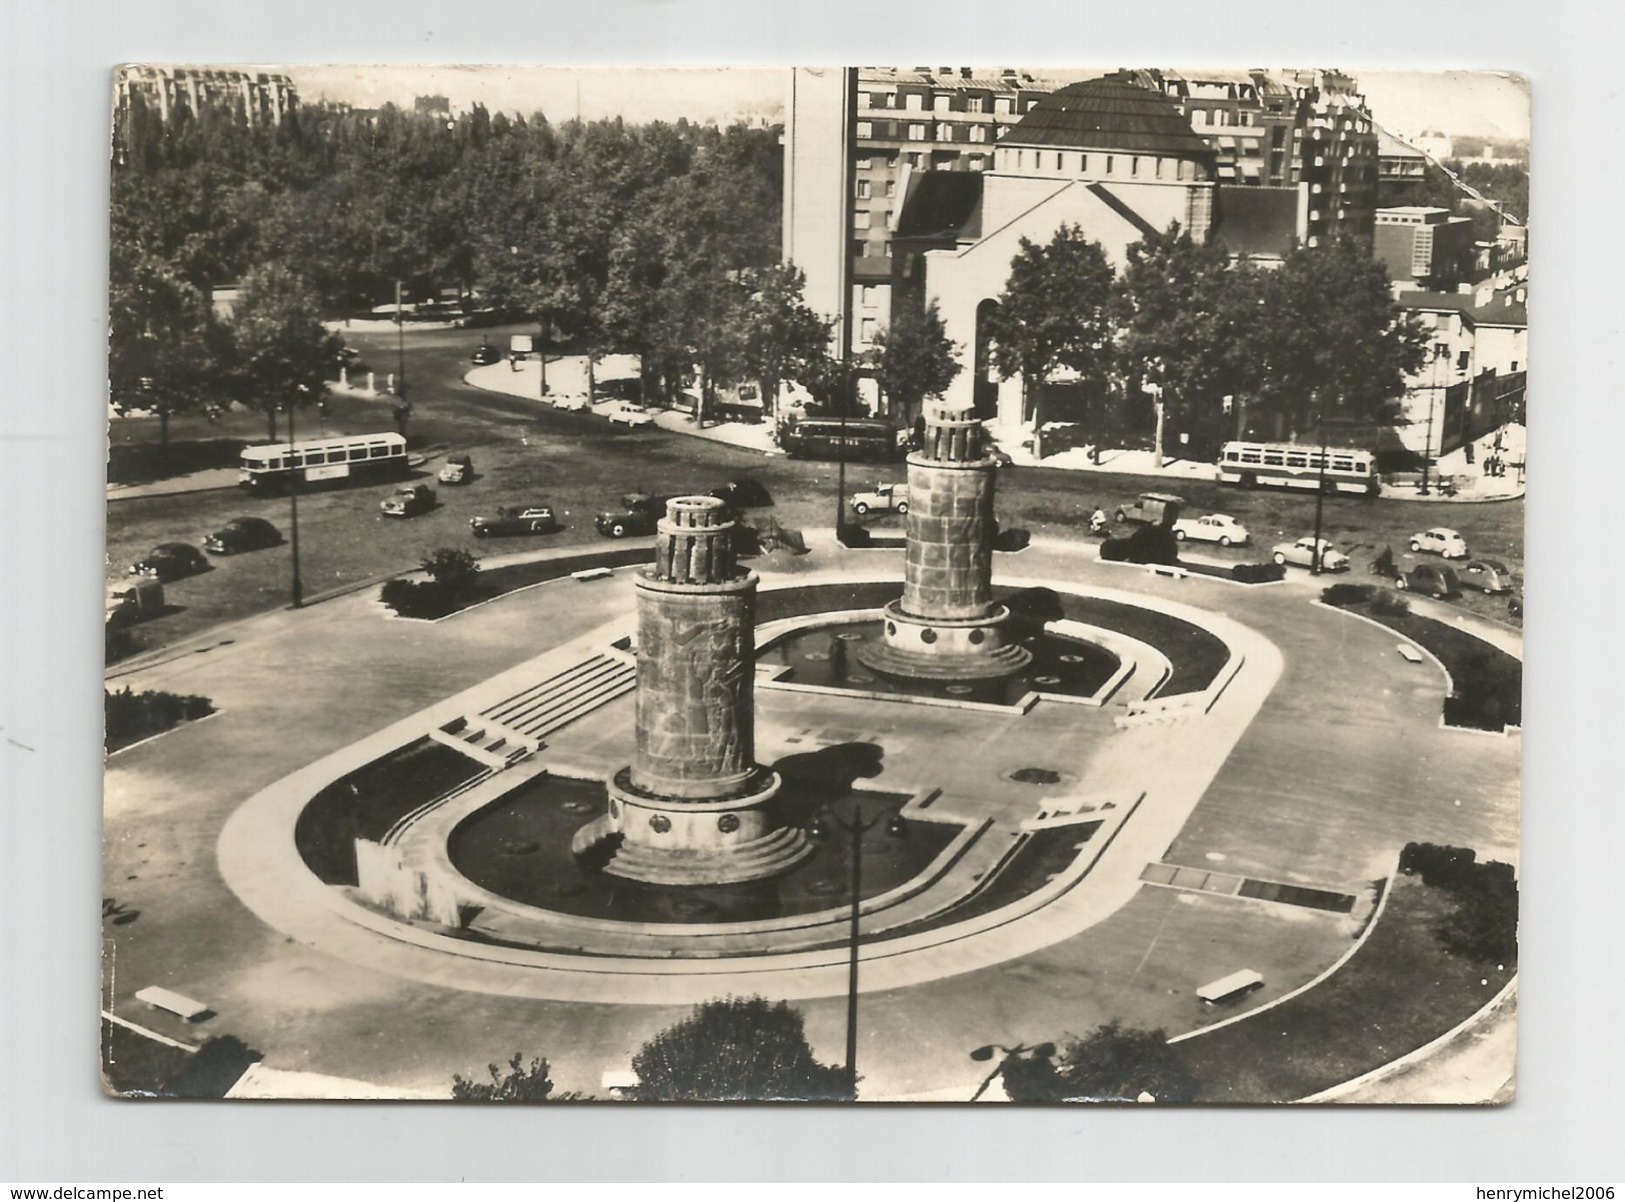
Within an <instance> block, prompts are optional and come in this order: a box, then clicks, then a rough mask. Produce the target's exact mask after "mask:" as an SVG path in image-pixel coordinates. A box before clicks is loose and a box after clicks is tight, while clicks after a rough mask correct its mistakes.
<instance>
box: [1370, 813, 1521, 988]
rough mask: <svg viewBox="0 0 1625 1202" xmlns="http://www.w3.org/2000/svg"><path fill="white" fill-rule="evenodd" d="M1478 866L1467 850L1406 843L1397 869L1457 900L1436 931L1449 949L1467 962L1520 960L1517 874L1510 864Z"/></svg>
mask: <svg viewBox="0 0 1625 1202" xmlns="http://www.w3.org/2000/svg"><path fill="white" fill-rule="evenodd" d="M1477 861H1478V853H1477V852H1475V851H1473V850H1472V849H1471V848H1468V847H1446V846H1441V845H1439V844H1434V843H1407V844H1406V845H1405V848H1404V850H1403V851H1402V852H1400V855H1399V869H1400V871H1401V872H1404V873H1407V874H1411V875H1419V876H1421V878H1422V883H1423V884H1424V885H1429V886H1432V887H1434V888H1438V889H1443V890H1445V891H1446V892H1448V893H1451V894H1453V895H1454V896H1455V899H1456V906H1455V908H1454V909H1453V910H1452V911H1451V912H1450V913H1449V914H1448V915H1446V916H1445V917H1444V918H1442V919H1441V920H1440V922H1439V926H1438V927H1437V928H1436V931H1435V933H1436V934H1437V935H1438V936H1439V939H1440V941H1441V942H1442V943H1443V944H1444V945H1445V946H1446V947H1447V948H1449V949H1450V950H1451V951H1452V952H1455V953H1456V954H1457V955H1461V956H1466V957H1467V958H1468V959H1471V960H1477V961H1483V962H1485V963H1494V964H1512V963H1514V962H1516V960H1517V958H1518V879H1517V875H1516V874H1515V873H1514V872H1513V870H1512V865H1510V864H1503V863H1501V862H1500V861H1498V860H1488V861H1485V862H1484V863H1482V864H1480V863H1478V862H1477Z"/></svg>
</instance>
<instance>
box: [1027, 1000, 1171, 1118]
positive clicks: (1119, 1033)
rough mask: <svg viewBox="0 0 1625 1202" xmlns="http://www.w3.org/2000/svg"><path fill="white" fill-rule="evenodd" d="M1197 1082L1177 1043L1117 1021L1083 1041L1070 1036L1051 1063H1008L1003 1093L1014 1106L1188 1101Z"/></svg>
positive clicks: (1029, 1060) (1160, 1032)
mask: <svg viewBox="0 0 1625 1202" xmlns="http://www.w3.org/2000/svg"><path fill="white" fill-rule="evenodd" d="M1197 1088H1198V1087H1197V1082H1196V1081H1195V1079H1194V1078H1193V1077H1192V1076H1191V1074H1190V1070H1189V1069H1188V1068H1187V1067H1186V1064H1185V1057H1184V1053H1183V1052H1181V1051H1180V1048H1179V1045H1178V1044H1171V1043H1169V1042H1168V1036H1167V1034H1166V1033H1165V1032H1163V1031H1161V1030H1156V1031H1145V1030H1140V1029H1137V1028H1132V1027H1129V1028H1125V1027H1124V1026H1123V1025H1122V1023H1121V1022H1119V1021H1118V1020H1117V1019H1113V1020H1112V1021H1111V1022H1108V1023H1103V1024H1102V1025H1100V1026H1098V1027H1096V1028H1095V1029H1094V1030H1093V1031H1091V1032H1089V1033H1088V1034H1087V1035H1084V1036H1082V1037H1079V1036H1076V1035H1069V1036H1067V1038H1066V1040H1065V1042H1064V1043H1063V1044H1062V1046H1061V1050H1060V1053H1059V1055H1058V1056H1057V1057H1056V1058H1055V1060H1054V1061H1053V1063H1052V1062H1050V1061H1046V1060H1036V1059H1026V1060H1020V1061H1015V1062H1011V1063H1008V1064H1007V1065H1006V1068H1005V1091H1006V1092H1007V1093H1008V1094H1009V1095H1010V1099H1011V1100H1012V1101H1015V1102H1133V1101H1136V1100H1137V1099H1138V1098H1139V1097H1140V1095H1141V1094H1150V1095H1151V1096H1152V1097H1153V1098H1154V1099H1155V1100H1156V1101H1158V1102H1190V1101H1193V1100H1194V1099H1195V1097H1196V1093H1197Z"/></svg>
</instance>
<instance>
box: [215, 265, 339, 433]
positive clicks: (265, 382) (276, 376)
mask: <svg viewBox="0 0 1625 1202" xmlns="http://www.w3.org/2000/svg"><path fill="white" fill-rule="evenodd" d="M317 312H318V307H317V299H316V294H315V293H314V292H313V291H312V289H311V288H310V287H309V285H307V284H306V283H305V281H304V280H303V279H302V278H301V277H299V276H297V275H295V274H294V273H292V272H291V271H289V270H287V269H286V268H284V267H280V266H276V265H272V266H268V267H261V268H259V269H258V270H256V271H254V272H252V273H250V274H249V276H248V278H247V279H246V280H245V281H244V282H243V291H242V298H241V299H240V300H239V301H238V302H237V309H236V312H234V313H233V314H232V319H231V334H232V343H233V358H234V364H233V367H234V375H235V377H236V384H237V389H238V394H239V397H240V399H241V400H242V401H243V402H244V403H245V404H247V405H251V406H253V407H255V408H258V409H263V410H264V411H265V417H266V424H267V431H268V433H269V435H270V439H271V441H272V442H275V441H276V415H277V411H278V410H279V409H283V408H291V407H292V406H295V405H308V404H310V403H311V402H313V401H316V400H319V399H320V398H321V397H323V396H325V395H326V392H327V384H326V375H327V368H328V365H329V364H331V363H332V362H333V361H334V359H335V357H336V356H337V355H338V353H339V350H340V349H341V348H342V346H343V340H342V339H340V338H339V337H338V336H337V335H335V334H329V333H328V332H327V331H326V330H325V329H323V328H322V323H321V321H320V320H318V318H317Z"/></svg>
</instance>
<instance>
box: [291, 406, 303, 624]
mask: <svg viewBox="0 0 1625 1202" xmlns="http://www.w3.org/2000/svg"><path fill="white" fill-rule="evenodd" d="M300 387H301V389H303V385H301V386H300ZM298 408H299V398H298V397H297V396H292V397H289V398H288V446H289V447H292V446H293V445H294V443H295V441H296V440H295V438H294V428H293V423H294V416H293V415H294V411H295V410H297V409H298ZM303 470H304V469H303V468H294V469H293V470H292V471H290V472H289V473H288V511H289V516H288V549H289V550H290V551H291V552H292V553H293V588H292V592H293V608H295V609H299V608H300V607H301V606H303V605H304V603H305V586H304V584H303V583H302V582H301V581H300V579H299V473H300V472H301V471H303Z"/></svg>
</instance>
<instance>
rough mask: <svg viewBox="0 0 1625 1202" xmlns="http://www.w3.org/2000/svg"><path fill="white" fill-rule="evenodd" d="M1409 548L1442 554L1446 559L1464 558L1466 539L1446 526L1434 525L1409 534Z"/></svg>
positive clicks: (1465, 556) (1465, 555) (1418, 551)
mask: <svg viewBox="0 0 1625 1202" xmlns="http://www.w3.org/2000/svg"><path fill="white" fill-rule="evenodd" d="M1411 550H1412V551H1415V552H1417V553H1421V552H1426V553H1427V554H1429V555H1442V556H1444V557H1445V558H1446V559H1466V558H1467V540H1466V539H1464V538H1462V537H1461V535H1459V534H1457V533H1456V532H1455V531H1454V530H1451V529H1449V528H1448V527H1445V526H1435V527H1433V529H1431V530H1423V531H1421V532H1420V533H1417V534H1413V535H1411Z"/></svg>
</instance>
